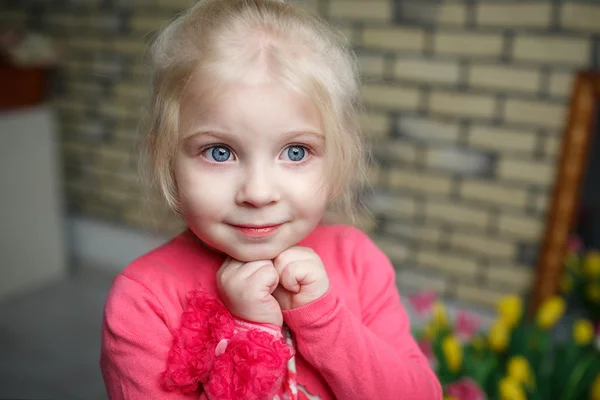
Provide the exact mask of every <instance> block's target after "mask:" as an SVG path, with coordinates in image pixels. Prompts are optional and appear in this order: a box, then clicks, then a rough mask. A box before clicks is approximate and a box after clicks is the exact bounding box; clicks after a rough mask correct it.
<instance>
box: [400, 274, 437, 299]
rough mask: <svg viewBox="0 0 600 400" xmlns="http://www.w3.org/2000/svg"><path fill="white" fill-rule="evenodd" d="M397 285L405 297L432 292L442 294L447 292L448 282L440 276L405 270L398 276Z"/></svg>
mask: <svg viewBox="0 0 600 400" xmlns="http://www.w3.org/2000/svg"><path fill="white" fill-rule="evenodd" d="M396 285H397V286H398V289H399V290H400V291H401V292H402V294H403V295H408V294H412V293H419V292H422V291H430V290H433V291H435V292H436V293H440V294H442V293H444V292H445V291H446V290H447V285H448V280H447V279H446V277H445V276H443V275H440V274H432V273H427V272H426V271H419V270H415V269H409V268H403V269H401V270H400V271H398V272H397V274H396Z"/></svg>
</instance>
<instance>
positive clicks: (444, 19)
mask: <svg viewBox="0 0 600 400" xmlns="http://www.w3.org/2000/svg"><path fill="white" fill-rule="evenodd" d="M467 14H468V7H467V4H465V3H463V2H460V3H449V2H443V3H438V4H436V12H435V13H434V15H435V18H436V19H437V22H438V23H440V24H448V25H464V24H465V23H466V21H467Z"/></svg>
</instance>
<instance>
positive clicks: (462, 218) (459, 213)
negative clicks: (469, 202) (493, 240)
mask: <svg viewBox="0 0 600 400" xmlns="http://www.w3.org/2000/svg"><path fill="white" fill-rule="evenodd" d="M425 215H426V218H427V219H432V220H438V221H444V222H451V223H454V224H459V225H473V226H477V227H481V228H484V227H486V226H487V224H488V223H489V218H490V216H489V213H488V212H487V211H486V210H482V209H477V208H474V207H472V206H465V205H461V204H458V203H435V202H427V203H426V207H425Z"/></svg>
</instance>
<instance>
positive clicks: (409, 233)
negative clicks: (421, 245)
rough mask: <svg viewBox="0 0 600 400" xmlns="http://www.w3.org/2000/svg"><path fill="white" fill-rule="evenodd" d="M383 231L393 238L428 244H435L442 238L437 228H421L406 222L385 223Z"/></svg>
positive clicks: (421, 226)
mask: <svg viewBox="0 0 600 400" xmlns="http://www.w3.org/2000/svg"><path fill="white" fill-rule="evenodd" d="M383 231H384V233H385V234H387V235H391V236H394V237H402V238H407V239H410V240H413V241H419V242H426V243H430V244H437V243H438V242H439V241H440V239H441V237H442V230H441V229H440V228H439V227H437V226H423V225H421V224H414V223H411V222H406V221H392V220H390V221H386V223H385V224H384V227H383Z"/></svg>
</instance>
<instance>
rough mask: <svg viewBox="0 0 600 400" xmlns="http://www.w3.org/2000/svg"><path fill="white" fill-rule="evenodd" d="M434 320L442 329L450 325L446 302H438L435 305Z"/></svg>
mask: <svg viewBox="0 0 600 400" xmlns="http://www.w3.org/2000/svg"><path fill="white" fill-rule="evenodd" d="M433 322H434V324H435V326H436V327H437V328H438V329H440V328H444V327H446V326H447V325H448V317H447V315H446V307H444V304H442V303H440V302H437V303H435V304H434V306H433Z"/></svg>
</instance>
